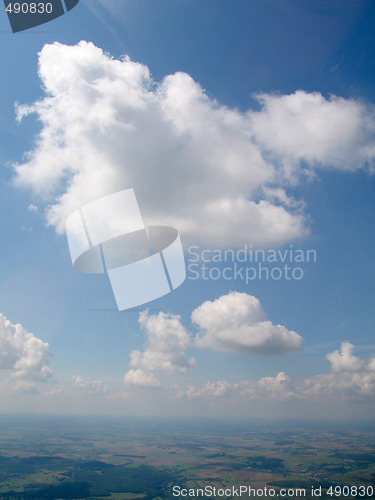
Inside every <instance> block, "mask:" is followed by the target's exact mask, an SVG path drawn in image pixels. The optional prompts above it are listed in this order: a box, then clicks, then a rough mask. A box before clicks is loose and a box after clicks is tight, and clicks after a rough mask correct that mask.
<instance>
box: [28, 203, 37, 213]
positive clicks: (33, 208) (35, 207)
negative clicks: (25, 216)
mask: <svg viewBox="0 0 375 500" xmlns="http://www.w3.org/2000/svg"><path fill="white" fill-rule="evenodd" d="M27 210H28V211H29V212H37V211H38V207H37V206H36V205H33V204H32V203H30V205H29V206H28V207H27Z"/></svg>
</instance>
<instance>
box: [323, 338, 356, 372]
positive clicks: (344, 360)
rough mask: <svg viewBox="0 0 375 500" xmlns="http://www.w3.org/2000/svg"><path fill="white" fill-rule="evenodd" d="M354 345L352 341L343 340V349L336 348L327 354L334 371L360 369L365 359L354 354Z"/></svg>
mask: <svg viewBox="0 0 375 500" xmlns="http://www.w3.org/2000/svg"><path fill="white" fill-rule="evenodd" d="M353 352H354V345H353V344H350V342H343V343H342V344H341V350H340V351H339V350H336V351H333V352H330V353H328V354H327V356H326V358H327V359H328V361H329V362H330V363H331V367H332V371H333V372H345V371H359V370H360V369H361V368H362V367H363V365H364V361H363V360H361V358H359V357H358V356H354V354H353Z"/></svg>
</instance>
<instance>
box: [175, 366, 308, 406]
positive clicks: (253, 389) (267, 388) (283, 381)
mask: <svg viewBox="0 0 375 500" xmlns="http://www.w3.org/2000/svg"><path fill="white" fill-rule="evenodd" d="M176 396H177V397H178V398H188V399H197V398H205V399H217V398H222V397H232V398H241V399H244V400H254V399H262V400H277V401H281V400H289V399H300V398H301V395H299V394H298V393H297V392H295V390H294V389H293V384H292V383H291V381H290V378H289V377H288V376H287V375H286V374H285V373H284V372H280V373H278V374H277V375H276V377H263V378H261V379H260V380H258V381H252V380H243V381H241V382H239V383H235V384H230V383H229V382H227V381H226V380H219V381H217V382H210V381H209V382H207V383H206V385H205V386H204V387H202V388H201V389H197V388H195V387H194V386H188V387H187V388H186V389H181V388H178V387H176Z"/></svg>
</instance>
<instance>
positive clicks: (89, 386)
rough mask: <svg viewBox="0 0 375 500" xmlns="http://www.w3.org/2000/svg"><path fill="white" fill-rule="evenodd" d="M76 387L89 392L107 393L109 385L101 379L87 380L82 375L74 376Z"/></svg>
mask: <svg viewBox="0 0 375 500" xmlns="http://www.w3.org/2000/svg"><path fill="white" fill-rule="evenodd" d="M72 379H73V382H74V385H75V387H77V388H78V389H79V390H81V391H83V392H85V393H87V394H98V395H99V394H105V393H106V392H107V387H106V386H105V385H104V384H103V382H102V381H101V380H86V379H85V378H83V377H81V376H80V375H74V376H73V377H72Z"/></svg>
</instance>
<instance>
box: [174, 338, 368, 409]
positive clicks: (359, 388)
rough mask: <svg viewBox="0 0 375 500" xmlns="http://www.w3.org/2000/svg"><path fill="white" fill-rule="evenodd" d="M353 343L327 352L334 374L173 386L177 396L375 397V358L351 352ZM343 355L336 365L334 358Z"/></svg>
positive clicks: (191, 397)
mask: <svg viewBox="0 0 375 500" xmlns="http://www.w3.org/2000/svg"><path fill="white" fill-rule="evenodd" d="M353 351H354V346H353V345H352V344H350V343H349V342H343V343H342V344H341V350H340V351H338V350H336V351H333V352H331V353H328V354H327V359H328V360H329V361H330V363H331V368H332V371H333V373H324V374H319V375H315V376H313V377H310V378H306V379H304V380H302V381H300V382H293V381H292V380H291V379H290V378H289V377H288V376H287V375H286V374H285V373H284V372H280V373H278V374H277V375H276V376H275V377H263V378H261V379H260V380H258V381H253V380H243V381H241V382H239V383H234V384H230V383H229V382H227V381H226V380H219V381H217V382H211V381H209V382H207V383H206V385H205V386H203V387H202V388H201V389H199V388H196V387H194V386H188V387H187V388H179V387H177V388H175V393H176V396H177V397H178V398H188V399H195V398H206V399H212V398H220V397H232V398H241V399H243V400H253V399H262V400H264V401H267V400H278V401H283V400H284V401H288V400H291V399H303V400H307V399H310V400H311V401H314V400H316V399H318V400H324V399H327V398H328V399H329V400H336V399H337V400H340V401H342V399H348V400H349V399H368V398H373V397H374V396H375V358H371V359H370V360H368V361H366V360H364V359H361V358H359V357H357V356H354V355H353ZM338 356H340V357H341V358H342V363H340V364H339V369H338V361H337V357H338Z"/></svg>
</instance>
